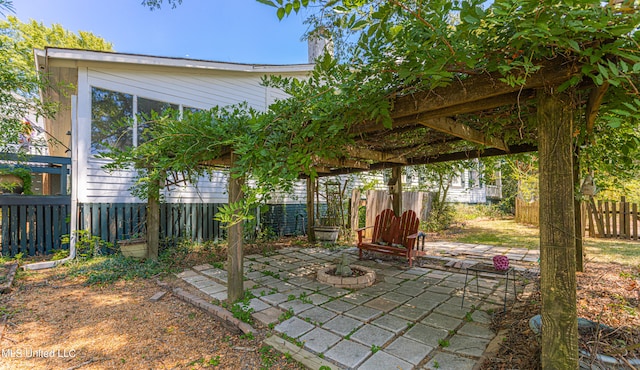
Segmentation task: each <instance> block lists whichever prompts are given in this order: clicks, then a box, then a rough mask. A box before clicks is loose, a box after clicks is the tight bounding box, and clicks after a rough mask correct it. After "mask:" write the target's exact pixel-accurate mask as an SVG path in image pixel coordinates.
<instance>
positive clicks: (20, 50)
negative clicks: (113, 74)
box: [0, 1, 112, 150]
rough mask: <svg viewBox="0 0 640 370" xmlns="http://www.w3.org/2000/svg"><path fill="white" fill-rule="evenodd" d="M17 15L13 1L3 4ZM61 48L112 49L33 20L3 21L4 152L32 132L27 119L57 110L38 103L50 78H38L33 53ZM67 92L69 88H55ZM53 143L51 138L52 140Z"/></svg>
mask: <svg viewBox="0 0 640 370" xmlns="http://www.w3.org/2000/svg"><path fill="white" fill-rule="evenodd" d="M3 7H4V8H5V9H6V10H8V11H9V12H12V11H13V7H12V2H11V1H2V2H0V9H2V8H3ZM46 46H58V47H68V48H78V49H91V50H111V49H112V46H111V44H110V43H108V42H106V41H105V40H103V39H102V38H100V37H98V36H95V35H94V34H92V33H90V32H85V31H80V32H78V34H74V33H72V32H69V31H67V30H65V29H64V28H63V27H62V26H61V25H59V24H53V25H51V26H50V27H47V26H45V25H44V24H42V23H39V22H36V21H34V20H31V21H29V22H27V23H23V22H21V21H20V20H19V19H18V18H16V17H14V16H7V18H6V20H4V21H0V65H2V68H0V148H2V150H10V149H11V148H8V147H7V145H9V144H17V143H19V142H20V136H21V135H28V134H29V133H30V131H31V130H32V128H31V127H30V125H28V124H27V123H25V118H26V117H28V116H30V115H33V116H35V117H36V118H39V117H52V116H53V115H54V114H55V112H56V108H57V107H56V106H55V105H54V104H52V103H46V102H42V101H41V100H39V99H38V91H39V89H41V88H44V87H45V86H47V83H49V81H48V78H47V77H48V76H46V75H38V74H37V72H36V68H35V63H34V56H33V49H34V48H40V49H42V48H44V47H46ZM55 88H57V89H59V90H60V91H65V89H66V88H67V86H55ZM48 139H50V138H48Z"/></svg>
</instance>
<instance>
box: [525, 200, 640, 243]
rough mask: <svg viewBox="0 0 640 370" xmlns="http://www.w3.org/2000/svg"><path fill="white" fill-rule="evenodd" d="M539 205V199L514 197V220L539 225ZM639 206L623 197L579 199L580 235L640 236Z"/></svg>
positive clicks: (634, 237)
mask: <svg viewBox="0 0 640 370" xmlns="http://www.w3.org/2000/svg"><path fill="white" fill-rule="evenodd" d="M539 208H540V206H539V204H538V202H525V201H523V200H521V199H518V198H516V222H518V223H524V224H530V225H538V224H539V218H540V213H539V212H540V211H539ZM638 208H639V207H638V204H636V203H629V202H627V201H626V199H625V197H622V198H621V199H620V201H619V202H614V201H601V200H599V201H595V200H593V199H590V200H588V201H584V202H582V225H583V227H584V231H583V236H590V237H592V238H619V239H631V240H640V235H639V230H640V215H639V214H638Z"/></svg>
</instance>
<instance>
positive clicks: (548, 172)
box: [537, 91, 578, 369]
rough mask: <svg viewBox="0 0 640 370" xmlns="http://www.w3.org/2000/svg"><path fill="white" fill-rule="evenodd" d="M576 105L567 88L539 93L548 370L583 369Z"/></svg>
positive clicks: (542, 282) (544, 339)
mask: <svg viewBox="0 0 640 370" xmlns="http://www.w3.org/2000/svg"><path fill="white" fill-rule="evenodd" d="M573 107H574V104H573V102H572V101H571V99H570V97H569V96H568V95H567V94H566V93H563V94H557V93H556V94H553V93H549V92H547V91H539V92H538V105H537V108H538V109H537V121H538V140H539V146H538V152H539V155H540V185H539V186H540V290H541V294H542V355H541V359H542V368H543V369H577V368H578V318H577V310H576V243H575V232H576V227H575V212H574V188H573V164H572V159H573V153H572V134H573V113H574V108H573Z"/></svg>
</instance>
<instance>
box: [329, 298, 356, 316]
mask: <svg viewBox="0 0 640 370" xmlns="http://www.w3.org/2000/svg"><path fill="white" fill-rule="evenodd" d="M322 307H324V308H326V309H328V310H331V311H334V312H337V313H343V312H345V311H349V310H350V309H352V308H354V307H356V305H355V304H352V303H349V302H345V301H343V300H335V301H330V302H327V303H325V304H323V305H322Z"/></svg>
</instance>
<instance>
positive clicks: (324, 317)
mask: <svg viewBox="0 0 640 370" xmlns="http://www.w3.org/2000/svg"><path fill="white" fill-rule="evenodd" d="M336 315H337V314H336V313H335V312H333V311H329V310H327V309H325V308H322V307H313V308H310V309H308V310H306V311H304V312H302V313H301V314H300V315H298V316H300V317H302V318H303V319H309V320H311V322H313V323H319V324H324V323H326V322H327V321H329V320H331V319H333V318H334V317H336Z"/></svg>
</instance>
